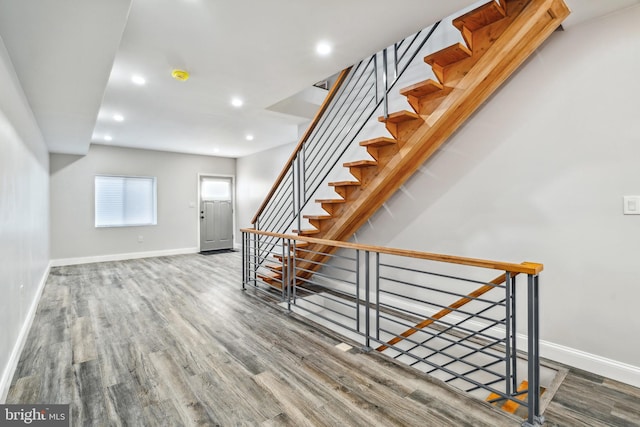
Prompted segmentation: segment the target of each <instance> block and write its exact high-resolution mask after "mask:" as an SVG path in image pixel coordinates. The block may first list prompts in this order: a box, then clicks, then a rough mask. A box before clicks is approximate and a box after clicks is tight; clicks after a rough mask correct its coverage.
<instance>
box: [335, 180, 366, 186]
mask: <svg viewBox="0 0 640 427" xmlns="http://www.w3.org/2000/svg"><path fill="white" fill-rule="evenodd" d="M328 185H329V186H330V187H359V186H361V185H362V183H361V182H360V181H335V182H330V183H329V184H328Z"/></svg>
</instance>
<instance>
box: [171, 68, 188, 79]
mask: <svg viewBox="0 0 640 427" xmlns="http://www.w3.org/2000/svg"><path fill="white" fill-rule="evenodd" d="M171 77H173V78H174V79H176V80H179V81H181V82H184V81H187V80H188V79H189V73H188V72H186V71H185V70H177V69H176V70H173V71H172V72H171Z"/></svg>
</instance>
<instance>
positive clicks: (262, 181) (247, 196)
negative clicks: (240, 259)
mask: <svg viewBox="0 0 640 427" xmlns="http://www.w3.org/2000/svg"><path fill="white" fill-rule="evenodd" d="M295 147H296V143H290V144H286V145H281V146H279V147H276V148H272V149H270V150H265V151H262V152H260V153H256V154H252V155H250V156H245V157H241V158H239V159H238V163H237V168H238V179H237V187H236V189H237V190H236V191H237V193H238V201H237V204H236V206H237V215H236V218H237V224H238V227H239V228H253V225H252V224H251V219H252V218H253V216H254V215H255V214H256V212H257V210H258V208H259V207H260V205H261V204H262V202H263V200H264V198H265V196H266V195H267V193H268V192H269V190H271V186H272V185H273V183H274V181H275V179H276V178H277V177H278V174H280V171H281V170H282V168H283V166H284V165H285V163H286V161H287V160H288V159H289V156H291V153H293V150H294V148H295ZM240 239H241V235H240V233H236V243H237V244H241V242H242V241H241V240H240Z"/></svg>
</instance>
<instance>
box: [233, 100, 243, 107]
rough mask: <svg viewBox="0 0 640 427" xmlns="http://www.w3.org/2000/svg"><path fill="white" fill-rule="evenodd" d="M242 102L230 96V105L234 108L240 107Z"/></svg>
mask: <svg viewBox="0 0 640 427" xmlns="http://www.w3.org/2000/svg"><path fill="white" fill-rule="evenodd" d="M242 104H244V102H243V101H242V99H240V98H232V99H231V105H233V106H234V107H236V108H240V107H242Z"/></svg>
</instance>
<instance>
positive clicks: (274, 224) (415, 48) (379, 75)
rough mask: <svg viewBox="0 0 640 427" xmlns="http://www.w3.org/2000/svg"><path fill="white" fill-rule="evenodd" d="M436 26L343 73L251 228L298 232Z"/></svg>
mask: <svg viewBox="0 0 640 427" xmlns="http://www.w3.org/2000/svg"><path fill="white" fill-rule="evenodd" d="M438 24H439V23H436V24H435V25H433V26H431V27H429V28H427V29H425V30H422V31H419V32H418V33H416V34H414V35H412V36H410V37H407V38H406V39H404V40H402V41H401V42H398V43H395V44H394V45H392V46H390V47H388V48H385V49H383V50H382V51H381V52H378V53H376V54H374V55H372V56H371V57H369V58H367V59H364V60H363V61H361V62H360V63H358V64H356V65H354V66H353V67H351V68H350V69H348V70H345V72H343V75H342V76H341V77H340V78H339V79H338V82H337V83H336V87H335V88H334V89H333V90H332V92H331V93H330V94H329V96H328V102H327V103H326V105H323V106H322V107H321V113H320V114H319V115H318V116H317V117H316V119H315V120H314V121H313V122H312V124H311V125H310V128H309V130H308V131H307V132H306V133H305V135H304V136H303V138H302V140H301V141H300V143H299V144H298V146H297V147H296V150H295V151H294V153H293V154H292V156H291V157H290V159H289V161H288V162H287V164H286V165H285V167H284V169H283V170H282V172H281V174H280V176H279V178H278V179H277V180H276V183H275V184H274V187H273V188H272V190H271V191H270V192H269V194H268V196H267V198H266V199H265V201H264V202H263V204H262V205H261V206H260V208H259V209H258V212H257V213H256V215H255V216H254V218H253V220H252V224H253V225H254V227H255V228H256V229H259V230H268V231H273V232H288V231H290V229H291V228H293V227H297V228H298V229H300V228H301V220H302V215H301V212H302V210H303V209H304V208H305V206H307V205H308V203H309V201H310V200H311V199H312V197H313V196H314V194H315V193H316V191H317V190H318V189H319V187H320V186H321V185H322V184H323V183H324V182H326V180H327V177H328V175H329V173H330V172H331V171H332V170H333V169H334V168H335V166H336V165H337V164H338V162H339V161H340V159H341V158H342V157H343V156H344V154H345V152H346V151H347V150H348V149H349V147H351V146H352V145H353V143H354V141H356V140H357V138H358V135H359V134H360V133H361V132H362V130H363V128H364V127H365V125H366V124H367V123H369V122H370V121H371V119H372V117H373V116H374V114H375V113H376V111H379V110H380V108H382V109H383V111H384V115H385V116H387V114H388V103H389V94H390V93H391V90H392V89H393V88H394V86H395V84H396V82H397V81H398V79H399V78H400V77H401V76H402V75H403V73H404V72H405V71H406V70H407V68H408V67H409V65H411V64H412V63H413V62H414V60H415V59H416V57H417V55H418V53H419V52H420V51H421V49H422V48H423V47H424V45H425V44H426V42H427V41H428V40H429V38H430V37H431V36H432V34H433V32H434V31H435V29H436V28H437V27H438Z"/></svg>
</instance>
